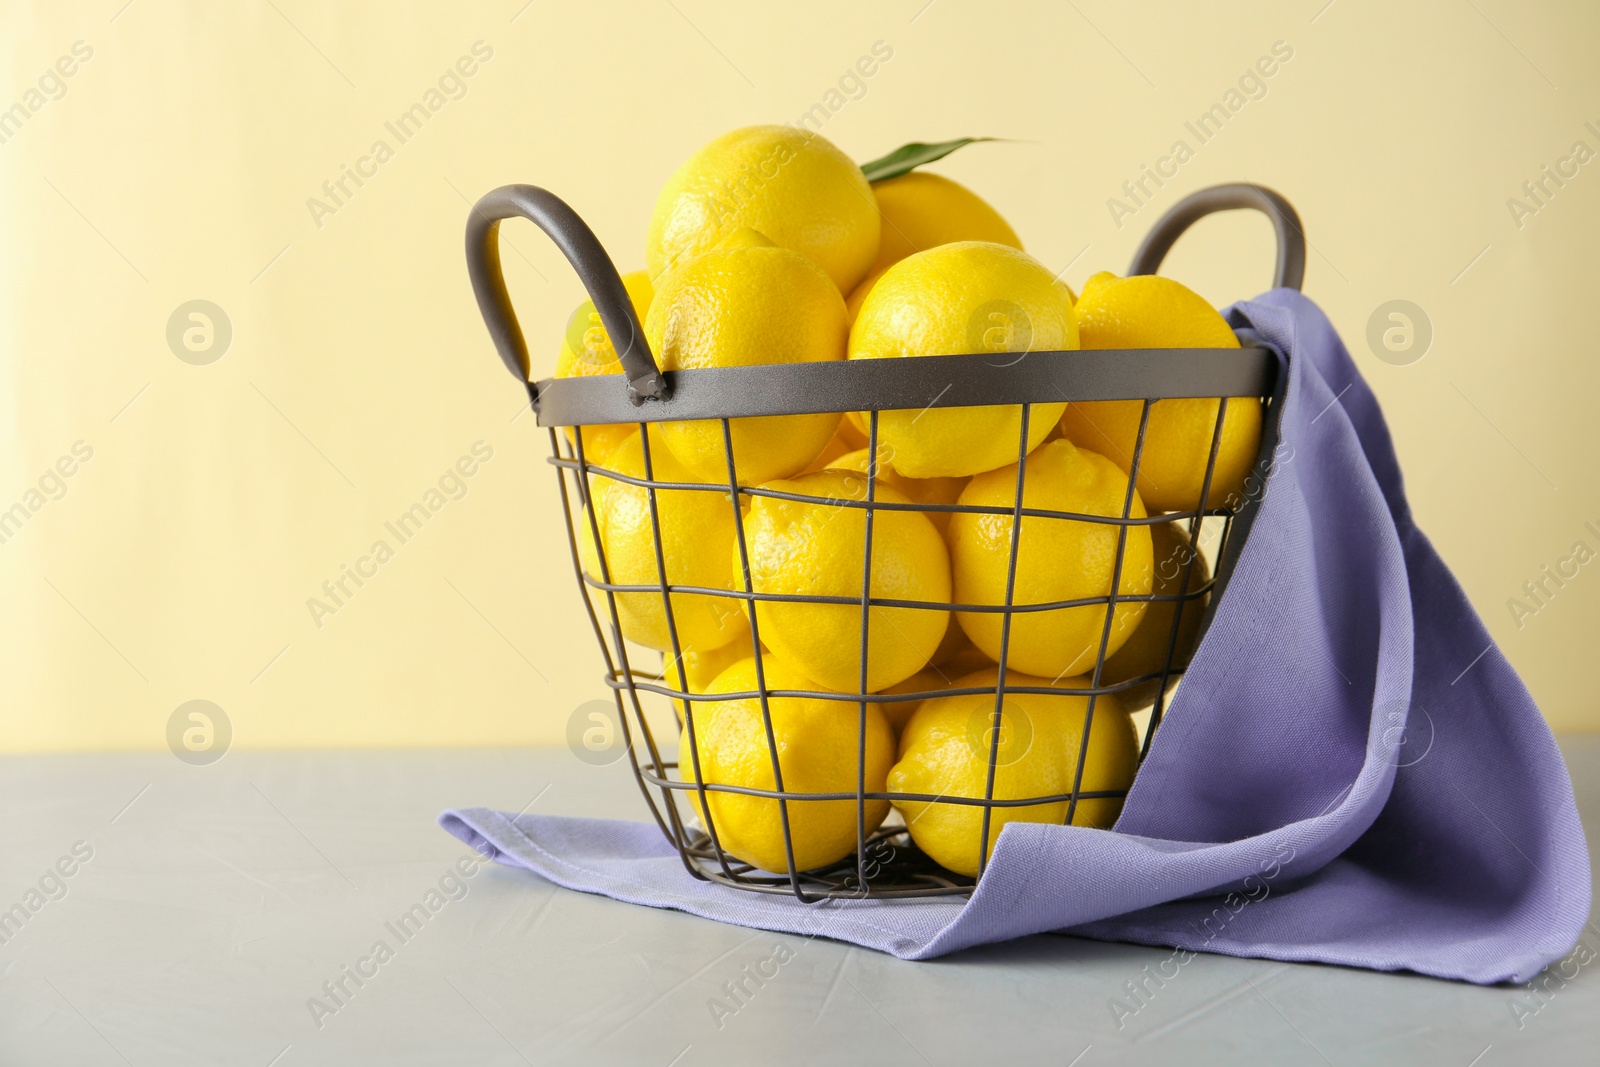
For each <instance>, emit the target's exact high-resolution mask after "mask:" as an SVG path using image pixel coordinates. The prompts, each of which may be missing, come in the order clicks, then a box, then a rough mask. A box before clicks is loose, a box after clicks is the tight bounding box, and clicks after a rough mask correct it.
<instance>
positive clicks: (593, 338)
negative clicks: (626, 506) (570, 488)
mask: <svg viewBox="0 0 1600 1067" xmlns="http://www.w3.org/2000/svg"><path fill="white" fill-rule="evenodd" d="M622 285H623V287H624V288H625V289H627V291H628V299H629V300H631V301H632V302H633V310H634V314H636V315H638V316H639V323H640V325H643V324H644V320H645V316H646V315H648V314H649V313H650V302H651V301H652V300H653V299H655V288H654V286H652V285H651V284H650V275H649V274H647V273H646V272H644V271H642V270H636V271H630V272H628V273H627V274H624V275H623V276H622ZM621 373H622V364H621V362H620V361H619V360H618V359H617V349H616V347H615V346H614V345H613V344H612V343H611V336H610V334H608V333H606V328H605V324H604V323H602V322H601V321H600V313H599V312H598V311H596V310H595V307H594V301H593V300H585V301H584V302H583V303H581V304H579V305H578V306H577V308H576V309H575V310H574V311H573V312H572V314H571V316H569V317H568V319H567V332H566V333H565V334H563V335H562V338H561V352H560V354H559V355H557V356H556V377H557V378H587V377H590V376H592V375H597V374H621ZM637 429H638V427H637V426H635V425H634V424H632V423H618V424H616V425H613V426H585V427H584V428H583V458H584V460H585V461H586V462H589V463H601V464H603V463H604V460H605V456H606V454H607V453H609V452H610V451H611V450H612V449H613V448H615V447H616V446H617V445H618V444H619V443H621V441H622V439H623V438H625V437H627V436H628V434H630V433H632V432H634V431H635V430H637ZM566 435H567V440H568V441H571V440H572V439H573V433H572V427H570V426H569V427H567V429H566Z"/></svg>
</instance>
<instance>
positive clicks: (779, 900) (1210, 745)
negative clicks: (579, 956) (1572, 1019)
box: [439, 289, 1590, 983]
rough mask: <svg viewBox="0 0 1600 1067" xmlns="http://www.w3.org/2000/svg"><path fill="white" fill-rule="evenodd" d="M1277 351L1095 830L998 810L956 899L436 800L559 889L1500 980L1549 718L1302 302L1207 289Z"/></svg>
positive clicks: (1561, 932)
mask: <svg viewBox="0 0 1600 1067" xmlns="http://www.w3.org/2000/svg"><path fill="white" fill-rule="evenodd" d="M1228 314H1229V317H1230V320H1231V321H1232V322H1233V324H1234V326H1235V327H1236V328H1238V329H1240V330H1241V331H1245V332H1246V334H1247V336H1250V339H1251V340H1253V341H1255V342H1256V343H1261V344H1265V345H1266V346H1268V347H1270V348H1272V349H1274V350H1276V351H1277V352H1279V353H1280V354H1281V355H1282V356H1284V357H1285V358H1286V359H1287V363H1288V367H1289V384H1288V390H1287V393H1286V396H1285V400H1284V407H1283V412H1282V418H1281V427H1280V441H1279V444H1278V448H1277V450H1276V453H1275V455H1274V457H1273V459H1272V461H1271V464H1270V466H1271V470H1270V478H1269V480H1268V483H1267V484H1268V486H1269V489H1268V491H1267V492H1266V493H1265V495H1264V497H1263V499H1262V501H1261V506H1260V510H1259V512H1258V513H1257V515H1256V518H1255V522H1254V526H1253V527H1252V529H1251V530H1250V533H1249V537H1248V539H1247V540H1246V542H1245V544H1244V549H1243V553H1242V555H1241V557H1240V559H1239V561H1238V565H1237V569H1236V570H1235V572H1234V574H1233V578H1232V580H1231V582H1230V584H1229V585H1228V587H1227V590H1226V593H1225V594H1224V595H1223V597H1222V598H1221V601H1220V604H1219V606H1218V610H1217V612H1216V615H1215V618H1214V620H1213V622H1212V624H1211V627H1210V629H1209V631H1208V632H1207V634H1206V637H1205V640H1204V641H1203V642H1202V644H1201V646H1200V648H1199V650H1198V652H1197V653H1196V655H1195V658H1194V661H1193V664H1192V665H1191V666H1190V668H1189V670H1188V673H1187V675H1186V676H1185V677H1184V680H1183V684H1182V686H1181V687H1180V688H1179V690H1178V694H1177V697H1176V699H1175V700H1174V702H1173V704H1172V707H1171V708H1170V709H1169V711H1168V712H1167V715H1166V717H1165V719H1164V721H1163V722H1162V724H1161V728H1160V729H1159V730H1158V731H1157V732H1156V736H1155V739H1154V741H1153V743H1152V746H1151V749H1150V753H1149V756H1148V758H1147V759H1146V761H1145V763H1144V766H1143V767H1142V769H1141V770H1140V772H1139V776H1138V779H1137V780H1136V781H1135V783H1134V786H1133V790H1132V792H1131V793H1130V794H1129V796H1128V800H1127V804H1126V806H1125V807H1124V809H1123V812H1122V817H1121V819H1120V820H1119V821H1118V823H1117V826H1116V829H1115V830H1114V831H1106V830H1094V829H1088V828H1084V827H1074V826H1046V825H1042V824H1038V823H1010V824H1008V825H1007V826H1006V827H1005V829H1004V831H1003V832H1002V833H1001V836H1000V839H999V842H998V844H997V845H996V847H995V852H994V857H993V860H992V862H991V863H990V865H989V867H988V870H987V871H986V873H985V874H984V877H983V879H982V882H981V884H980V885H979V886H978V887H977V889H976V890H975V891H974V892H973V894H972V896H971V898H970V900H962V899H961V898H959V897H954V898H952V897H938V898H923V899H912V900H889V901H850V902H840V901H828V902H825V903H821V904H813V905H806V904H801V903H799V902H798V901H796V900H794V899H793V898H787V897H779V896H765V895H758V894H753V893H748V892H743V891H739V890H733V889H728V888H725V887H722V886H718V885H715V884H712V883H708V882H702V881H698V880H696V879H694V878H692V877H691V876H690V875H689V874H688V873H686V872H685V871H684V869H683V865H682V863H681V862H680V861H679V859H678V856H677V853H676V852H675V851H674V849H673V847H672V845H671V844H670V843H669V842H668V841H667V840H665V839H664V838H663V837H662V835H661V832H660V830H659V829H658V828H657V827H656V826H655V825H654V824H653V823H628V822H617V821H612V820H602V819H576V818H562V817H555V816H541V815H522V816H519V817H517V818H515V819H513V818H511V817H509V816H507V815H505V814H502V813H500V812H495V811H491V810H488V809H484V808H463V809H457V810H452V811H448V812H445V813H444V814H443V815H441V816H440V819H439V821H440V824H441V825H442V826H443V827H444V828H445V829H446V830H448V831H449V832H450V833H452V834H454V835H455V836H456V837H458V838H460V839H461V840H463V841H465V842H467V843H468V844H470V845H472V846H473V847H474V848H478V849H480V850H482V851H484V852H485V853H487V854H490V855H492V856H493V857H494V858H496V859H498V860H499V861H500V862H502V863H506V864H509V865H512V866H518V867H525V868H527V869H528V870H531V871H534V872H536V873H538V874H540V875H542V876H543V877H545V878H548V879H549V880H551V881H553V882H555V883H557V884H558V885H562V886H566V887H568V888H570V889H577V890H582V891H584V892H589V893H603V894H605V895H607V896H611V897H615V898H616V899H618V900H625V901H629V902H632V903H636V904H647V905H650V906H652V907H665V908H676V909H679V910H681V911H687V912H691V913H693V914H696V915H702V916H705V917H707V918H711V919H717V920H720V921H722V922H728V923H736V924H738V925H741V926H750V927H757V928H761V929H768V930H778V931H784V932H790V933H798V934H806V935H815V934H820V935H823V936H827V937H830V938H835V939H838V940H841V941H849V942H853V943H855V944H858V945H862V946H864V947H867V948H874V949H879V950H882V951H884V952H891V953H893V954H894V955H896V956H899V957H902V958H904V959H929V958H932V957H935V956H941V955H944V954H945V953H948V952H954V951H956V950H957V949H961V948H966V947H968V946H970V945H979V944H984V943H987V942H993V941H1002V940H1006V939H1008V938H1014V937H1020V936H1023V935H1025V934H1035V933H1041V932H1045V931H1068V932H1071V933H1074V934H1079V935H1083V936H1086V937H1093V938H1100V939H1104V940H1116V941H1132V942H1138V943H1142V944H1151V945H1166V946H1173V947H1176V948H1183V949H1188V950H1193V951H1207V952H1218V953H1225V954H1228V955H1233V956H1254V957H1262V958H1267V959H1276V960H1317V961H1323V962H1328V963H1339V964H1346V965H1350V966H1356V967H1368V968H1373V969H1375V970H1401V969H1409V970H1412V971H1417V972H1420V973H1423V974H1429V975H1436V976H1439V977H1444V978H1461V979H1466V980H1468V981H1473V982H1484V983H1488V982H1498V981H1506V980H1511V981H1518V982H1522V981H1527V980H1528V979H1530V978H1532V977H1533V976H1534V975H1536V974H1537V973H1538V972H1539V971H1540V970H1541V969H1542V968H1543V967H1544V966H1545V965H1546V964H1548V963H1550V962H1551V961H1553V960H1555V959H1558V958H1560V957H1561V956H1562V955H1564V954H1565V953H1566V952H1567V951H1568V950H1569V949H1571V948H1572V946H1573V945H1574V944H1575V942H1576V940H1577V937H1578V934H1579V932H1580V930H1581V928H1582V926H1583V924H1584V923H1585V921H1586V920H1587V918H1588V914H1589V895H1590V885H1589V861H1588V852H1587V846H1586V844H1585V841H1584V836H1583V830H1582V828H1581V826H1580V825H1579V823H1578V814H1577V808H1576V805H1575V804H1574V801H1573V794H1572V784H1571V781H1570V780H1569V779H1568V776H1567V771H1566V767H1565V765H1564V764H1563V762H1562V759H1561V755H1560V753H1559V752H1558V751H1557V749H1556V745H1555V741H1554V739H1553V738H1552V737H1551V734H1550V730H1549V728H1548V727H1547V726H1546V725H1545V722H1544V719H1543V718H1542V717H1541V716H1540V714H1539V710H1538V708H1537V707H1535V705H1534V703H1533V700H1532V698H1531V697H1530V696H1529V695H1528V692H1527V690H1526V689H1525V688H1523V685H1522V683H1521V681H1520V680H1519V679H1518V678H1517V675H1516V673H1515V672H1514V671H1513V670H1512V668H1511V666H1510V664H1509V663H1507V662H1506V659H1505V657H1504V656H1502V655H1501V653H1500V650H1499V649H1498V648H1497V647H1495V646H1494V643H1493V641H1491V640H1490V638H1489V635H1488V633H1487V632H1486V631H1485V630H1484V627H1483V624H1482V623H1481V622H1480V621H1479V619H1478V616H1477V614H1476V613H1475V612H1474V611H1473V610H1472V607H1471V606H1470V605H1469V604H1468V602H1467V599H1466V596H1465V595H1464V594H1463V593H1462V591H1461V588H1460V586H1458V585H1457V584H1456V582H1455V579H1454V578H1453V577H1452V576H1451V574H1450V572H1449V570H1448V569H1447V568H1446V567H1445V565H1444V563H1443V562H1442V561H1441V560H1440V558H1439V556H1438V554H1437V553H1436V552H1435V551H1434V549H1433V546H1432V545H1431V544H1430V543H1429V542H1428V539H1427V538H1426V537H1425V536H1423V534H1422V532H1421V531H1420V530H1418V529H1417V527H1416V526H1415V524H1414V523H1413V522H1412V518H1411V513H1410V510H1409V508H1408V507H1407V504H1406V501H1405V495H1404V492H1403V489H1402V486H1401V479H1400V470H1399V466H1398V464H1397V462H1396V460H1395V455H1394V450H1393V447H1392V445H1391V443H1390V440H1389V433H1388V429H1387V427H1386V426H1385V425H1384V421H1383V416H1382V414H1381V413H1380V411H1379V409H1378V404H1377V401H1376V399H1375V398H1374V397H1373V395H1372V392H1371V390H1370V389H1368V387H1367V385H1366V383H1365V381H1363V380H1362V378H1361V375H1360V373H1359V372H1358V371H1357V369H1356V366H1355V363H1354V362H1353V361H1352V360H1351V358H1350V355H1349V353H1348V352H1346V351H1345V348H1344V345H1343V344H1342V343H1340V341H1339V338H1338V335H1337V334H1336V333H1335V332H1334V330H1333V327H1332V325H1331V324H1330V323H1329V322H1328V320H1327V319H1326V317H1324V315H1323V314H1322V312H1321V311H1320V310H1319V309H1318V308H1317V307H1316V305H1314V304H1313V303H1312V302H1311V301H1310V300H1308V299H1306V298H1305V297H1304V296H1302V295H1301V294H1299V293H1297V292H1294V291H1291V290H1287V289H1280V290H1276V291H1273V292H1270V293H1267V294H1266V295H1264V296H1262V297H1261V298H1259V299H1257V300H1254V301H1250V302H1247V303H1243V304H1239V305H1236V306H1235V307H1233V308H1232V309H1230V310H1229V313H1228Z"/></svg>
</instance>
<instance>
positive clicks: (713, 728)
mask: <svg viewBox="0 0 1600 1067" xmlns="http://www.w3.org/2000/svg"><path fill="white" fill-rule="evenodd" d="M762 668H763V671H764V672H765V681H766V687H767V689H768V690H774V689H791V690H813V691H815V690H820V689H822V688H824V687H821V686H818V685H817V683H816V682H814V681H812V680H811V679H809V678H807V677H806V676H805V675H803V674H801V673H800V672H799V671H798V670H796V669H795V668H794V667H793V666H791V665H789V664H788V663H786V662H785V661H784V659H783V658H782V656H780V655H773V654H770V653H769V654H767V655H765V656H763V657H762ZM756 682H757V679H756V661H755V660H754V659H747V660H741V661H740V662H738V663H736V664H734V665H733V666H731V667H729V668H728V669H727V670H726V671H724V672H723V673H722V674H720V675H719V676H718V677H717V678H716V680H715V681H713V682H712V683H711V685H710V686H709V687H708V689H707V692H709V693H751V692H756V691H757V690H758V686H757V684H756ZM766 705H767V712H768V715H769V716H770V718H771V724H772V736H773V739H774V740H775V741H776V742H777V763H778V769H779V770H781V771H782V773H783V789H784V791H785V792H786V793H850V794H853V793H855V791H856V788H857V773H858V769H859V768H858V763H857V758H856V754H857V752H858V751H860V750H861V741H862V735H861V733H860V729H861V714H860V705H858V704H854V703H850V702H847V701H835V700H823V699H820V698H817V697H769V698H768V699H767V701H766ZM694 725H695V735H694V748H693V749H692V750H691V747H690V738H689V732H688V730H687V729H685V730H684V732H683V735H682V737H681V739H680V742H679V745H678V768H679V773H680V774H681V775H682V776H683V779H684V780H685V781H690V782H693V781H698V780H703V781H704V782H705V783H706V784H707V785H713V784H716V785H731V786H741V787H743V788H746V789H767V790H772V789H776V788H777V779H776V776H775V775H774V774H773V767H772V765H773V756H772V748H771V747H770V746H769V745H768V743H767V730H766V723H765V721H764V719H763V716H762V702H761V700H760V699H759V698H758V697H738V698H733V699H728V700H722V701H715V702H709V703H696V704H695V706H694ZM696 756H697V757H698V760H699V768H700V774H701V778H700V779H697V778H696V777H695V770H694V769H695V757H696ZM865 760H866V762H865V767H864V780H865V783H866V789H867V791H869V792H882V791H883V788H884V778H885V776H886V775H887V773H888V771H889V764H890V763H892V762H893V761H894V738H893V735H892V733H891V731H890V729H889V723H888V722H887V721H886V720H885V719H884V717H883V714H882V713H881V712H879V711H878V709H877V708H876V707H873V706H871V705H868V706H867V712H866V734H865ZM690 796H691V798H693V802H694V805H695V808H696V809H697V810H698V811H699V813H700V818H701V821H702V822H705V823H706V824H707V825H708V826H713V827H714V828H715V830H716V834H717V841H718V842H719V843H720V844H721V846H722V848H723V850H724V851H725V852H728V853H731V854H732V855H734V856H736V857H738V858H739V859H741V860H744V861H745V862H746V863H753V864H755V865H756V866H757V867H760V868H762V869H763V870H768V871H787V870H788V869H789V861H788V856H787V853H786V852H785V849H784V833H783V820H782V814H781V812H780V810H779V802H778V801H777V800H776V799H772V798H768V797H755V796H749V795H747V794H742V793H727V792H718V791H713V790H708V791H707V794H706V796H707V799H708V803H706V804H705V805H702V803H701V800H700V796H699V793H698V791H695V792H691V793H690ZM786 804H787V807H788V817H789V837H790V841H791V842H792V843H793V845H794V864H795V869H796V870H808V869H810V868H814V867H822V866H826V865H827V864H830V863H833V862H835V861H837V860H840V859H843V858H844V857H846V856H849V855H851V854H852V853H854V852H855V850H856V832H857V824H856V814H857V810H856V801H855V800H854V799H847V800H790V801H787V802H786ZM707 807H709V808H710V811H709V812H708V811H707V810H706V808H707ZM888 813H889V803H888V801H884V800H869V801H867V802H866V810H865V815H866V826H865V831H866V833H871V832H872V831H873V830H875V829H877V827H878V824H879V823H881V822H883V819H884V816H885V815H887V814H888Z"/></svg>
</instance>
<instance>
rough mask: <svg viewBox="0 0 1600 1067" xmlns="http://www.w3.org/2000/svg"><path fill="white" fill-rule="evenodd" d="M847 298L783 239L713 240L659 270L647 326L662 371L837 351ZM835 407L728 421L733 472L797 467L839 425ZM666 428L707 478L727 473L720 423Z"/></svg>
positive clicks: (687, 461) (761, 473)
mask: <svg viewBox="0 0 1600 1067" xmlns="http://www.w3.org/2000/svg"><path fill="white" fill-rule="evenodd" d="M845 335H846V328H845V322H844V298H843V297H841V296H840V295H839V291H838V290H837V289H835V288H834V286H833V283H832V282H831V281H829V280H828V276H827V275H826V274H824V273H823V272H822V270H821V268H819V267H818V266H817V265H816V264H815V263H812V262H811V261H810V260H808V259H806V258H805V257H804V256H802V255H800V254H799V253H798V252H792V251H790V250H789V249H787V248H778V247H764V246H762V245H759V244H743V243H740V244H735V245H733V246H732V247H728V248H718V249H713V250H712V251H710V252H707V253H705V254H704V255H702V256H700V257H699V258H697V259H695V260H694V261H692V262H690V263H687V264H684V265H683V266H682V267H680V268H678V269H676V270H674V271H672V272H671V273H670V274H668V275H667V276H666V277H665V278H663V279H661V281H660V286H659V288H658V289H657V290H656V297H655V301H654V302H653V303H652V304H651V305H650V315H649V318H648V319H647V320H646V322H645V336H646V338H647V339H648V340H649V342H650V348H651V350H652V351H653V352H654V353H655V357H656V361H657V363H658V364H659V365H660V367H661V369H662V370H664V371H678V370H698V369H702V368H709V367H748V366H753V365H755V364H760V363H801V362H808V361H824V360H835V359H842V358H843V357H844V352H845ZM838 425H839V416H838V415H836V414H820V415H790V416H769V417H764V418H747V419H734V420H732V422H731V427H730V429H731V434H732V437H733V452H734V457H735V461H736V467H737V472H738V478H739V481H740V483H741V484H743V485H754V484H756V483H758V482H764V481H767V480H768V479H771V478H784V477H788V476H789V475H791V474H794V473H796V472H798V471H800V470H803V469H804V468H805V466H806V464H808V463H810V462H811V460H812V459H813V458H814V457H815V456H816V455H817V453H819V452H821V451H822V449H823V447H824V446H825V445H826V444H827V443H828V440H829V439H830V438H831V437H833V435H834V431H835V430H836V429H837V428H838ZM661 432H662V437H663V439H664V440H665V441H666V442H667V446H668V447H669V448H671V449H672V452H673V454H674V455H676V456H677V457H678V459H679V461H680V462H682V463H683V465H684V466H685V467H687V468H688V469H689V470H691V471H693V472H694V473H695V474H696V475H697V476H698V477H700V478H702V479H704V480H706V481H721V482H726V481H727V480H728V462H727V451H726V448H725V445H724V439H723V428H722V423H721V422H720V421H719V420H715V419H707V420H698V421H690V422H670V423H665V424H663V426H662V431H661Z"/></svg>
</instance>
